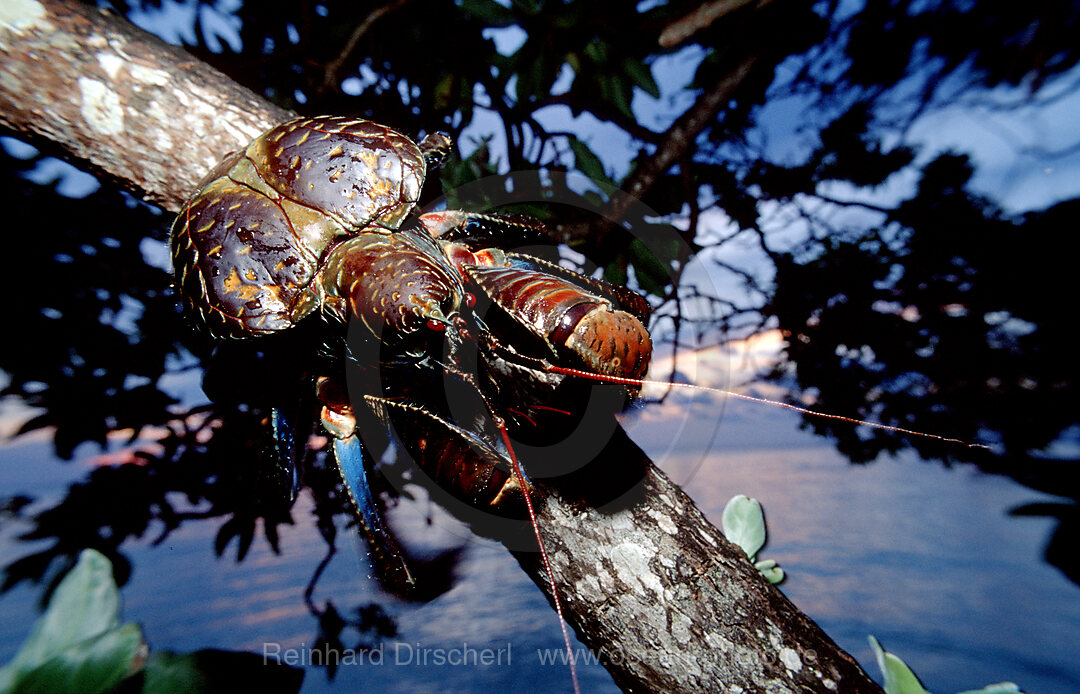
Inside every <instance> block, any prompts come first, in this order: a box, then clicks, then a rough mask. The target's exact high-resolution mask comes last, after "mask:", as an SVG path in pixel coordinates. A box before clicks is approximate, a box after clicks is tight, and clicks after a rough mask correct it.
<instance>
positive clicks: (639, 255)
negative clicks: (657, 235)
mask: <svg viewBox="0 0 1080 694" xmlns="http://www.w3.org/2000/svg"><path fill="white" fill-rule="evenodd" d="M626 253H627V255H628V256H629V259H630V264H631V265H633V266H634V276H635V277H636V278H637V281H638V286H640V287H641V288H642V289H643V290H644V291H646V292H648V293H649V294H652V295H653V296H663V295H664V289H665V288H666V287H667V286H668V285H669V284H671V268H670V267H668V266H667V265H665V264H664V262H663V261H662V260H660V259H659V258H657V257H656V255H655V254H654V253H653V252H652V250H651V249H650V248H649V247H648V246H646V245H645V244H644V243H643V242H642V241H641V239H634V240H633V241H631V242H630V245H629V246H627V249H626Z"/></svg>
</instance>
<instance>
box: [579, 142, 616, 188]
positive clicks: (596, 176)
mask: <svg viewBox="0 0 1080 694" xmlns="http://www.w3.org/2000/svg"><path fill="white" fill-rule="evenodd" d="M569 140H570V151H572V152H573V153H574V166H575V167H576V168H577V170H578V171H580V172H581V173H583V174H585V175H586V176H588V177H589V178H590V179H591V180H593V181H599V182H600V183H603V184H606V185H609V186H611V185H614V182H613V181H612V180H611V179H610V178H608V175H607V173H606V172H605V171H604V164H603V163H602V162H601V161H600V158H599V157H597V156H596V155H595V154H593V151H592V150H591V149H589V146H588V145H587V144H585V143H584V142H582V141H581V140H579V139H578V138H576V137H574V136H570V138H569Z"/></svg>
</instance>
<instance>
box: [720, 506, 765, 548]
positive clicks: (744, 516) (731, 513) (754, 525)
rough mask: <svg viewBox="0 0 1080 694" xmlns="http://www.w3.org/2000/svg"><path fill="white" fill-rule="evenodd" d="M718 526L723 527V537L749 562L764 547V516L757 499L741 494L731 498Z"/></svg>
mask: <svg viewBox="0 0 1080 694" xmlns="http://www.w3.org/2000/svg"><path fill="white" fill-rule="evenodd" d="M720 525H721V526H722V527H723V530H724V536H725V537H727V539H729V540H731V541H732V542H734V543H735V544H737V545H738V546H739V547H742V550H743V551H744V552H746V556H748V557H750V561H753V560H754V555H756V554H757V553H758V550H760V549H761V548H762V547H763V546H764V545H765V515H764V514H763V513H762V512H761V504H759V503H758V501H757V499H750V498H747V497H746V496H743V495H742V494H737V495H736V496H734V497H732V498H731V501H729V502H727V506H725V507H724V513H723V515H722V516H721V517H720Z"/></svg>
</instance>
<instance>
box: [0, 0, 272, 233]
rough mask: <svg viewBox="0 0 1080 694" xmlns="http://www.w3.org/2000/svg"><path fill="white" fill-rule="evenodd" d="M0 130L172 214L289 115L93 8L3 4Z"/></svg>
mask: <svg viewBox="0 0 1080 694" xmlns="http://www.w3.org/2000/svg"><path fill="white" fill-rule="evenodd" d="M0 55H2V56H3V64H4V68H3V70H2V71H0V123H3V124H4V125H7V126H8V127H10V128H13V129H15V130H18V131H20V132H24V133H28V134H31V135H33V136H38V137H44V138H48V139H49V140H52V141H53V142H56V143H57V144H59V145H60V146H61V147H62V148H64V149H65V150H67V151H68V152H69V153H70V154H71V156H72V157H74V158H76V159H80V160H82V161H83V162H85V163H88V164H89V165H90V167H91V168H92V169H93V170H94V171H96V172H98V173H102V174H105V175H106V176H107V177H109V178H112V179H114V180H118V181H120V182H121V183H122V184H123V185H124V186H126V187H127V188H130V189H133V190H136V191H138V192H139V193H141V194H142V195H143V196H144V197H145V199H146V200H148V201H150V202H153V203H156V204H158V205H160V206H162V207H164V208H165V209H167V210H171V211H174V212H175V211H177V210H179V209H180V205H182V204H183V203H184V200H186V199H187V196H188V195H190V194H191V193H192V192H194V190H195V187H196V184H197V183H198V182H199V179H201V178H202V176H203V174H205V173H206V172H207V171H209V170H210V168H211V167H212V166H214V164H216V163H217V162H219V161H220V160H221V159H222V158H224V155H225V154H227V153H228V152H230V151H232V150H235V149H238V148H240V147H242V146H244V145H246V144H247V143H248V142H250V141H251V140H252V139H253V138H254V137H255V136H256V135H258V134H259V133H260V132H262V131H264V130H266V129H267V128H269V127H270V126H271V125H273V124H275V123H278V122H281V121H283V120H286V119H287V118H288V117H289V115H290V114H289V112H287V111H285V110H283V109H280V108H278V107H276V106H274V105H273V104H271V103H269V102H268V101H266V100H265V99H263V98H261V97H259V96H258V95H256V94H255V93H253V92H251V91H249V90H247V89H245V88H243V87H241V86H240V85H238V84H236V82H234V81H232V80H230V79H229V78H228V77H226V76H225V75H223V74H221V73H220V72H218V71H217V70H215V69H213V68H211V67H210V66H208V65H206V64H205V63H203V62H202V61H199V60H196V59H194V58H192V57H191V55H189V54H188V53H185V52H184V51H183V50H181V49H178V48H175V47H173V46H169V45H168V44H166V43H164V42H162V41H159V40H158V39H156V38H154V37H153V36H151V35H149V34H147V33H146V32H143V31H141V30H139V29H138V28H136V27H134V26H132V25H131V24H129V23H127V22H126V21H123V20H122V19H118V18H116V17H113V16H111V15H109V14H107V13H104V12H102V11H99V10H95V9H93V8H89V7H85V6H82V5H78V4H76V3H70V4H68V3H63V2H57V1H56V0H45V1H41V2H35V1H34V0H11V1H10V2H8V1H7V0H5V3H4V7H3V8H2V9H0Z"/></svg>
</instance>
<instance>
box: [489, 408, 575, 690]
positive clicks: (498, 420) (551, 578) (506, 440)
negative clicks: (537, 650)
mask: <svg viewBox="0 0 1080 694" xmlns="http://www.w3.org/2000/svg"><path fill="white" fill-rule="evenodd" d="M493 419H494V421H495V426H497V427H498V428H499V435H500V436H502V440H503V444H504V445H505V446H506V451H507V453H509V455H510V469H511V470H513V472H514V479H516V480H517V483H518V485H519V486H520V487H521V492H522V496H524V497H525V506H526V507H527V508H528V510H529V520H530V521H532V529H533V535H534V536H535V537H536V545H537V546H538V547H539V548H540V559H541V560H542V561H543V563H544V570H545V571H546V572H547V579H548V585H549V586H550V587H551V597H552V599H553V600H554V602H555V614H557V615H558V616H559V629H561V630H562V637H563V644H565V645H566V662H567V663H568V664H569V665H570V679H571V680H573V683H574V694H581V686H580V685H579V684H578V677H577V666H576V665H575V663H574V650H573V647H572V646H571V645H570V632H569V631H567V630H566V618H565V617H563V609H562V600H560V599H559V589H558V587H557V586H556V585H555V572H554V571H552V570H551V561H550V560H549V559H548V553H547V549H546V548H545V547H544V540H543V539H542V538H541V537H540V526H539V525H538V524H537V522H536V511H535V510H534V509H533V503H532V497H531V496H530V495H529V487H528V483H526V482H525V474H524V473H523V472H522V471H521V464H520V463H519V462H518V459H517V455H515V453H514V447H513V446H512V445H510V434H509V433H507V431H506V422H505V421H504V420H503V418H502V417H499V416H498V415H494V417H493Z"/></svg>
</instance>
